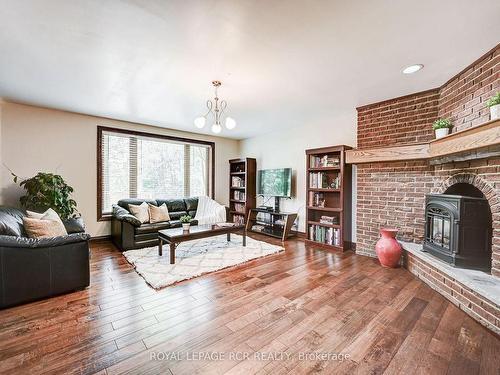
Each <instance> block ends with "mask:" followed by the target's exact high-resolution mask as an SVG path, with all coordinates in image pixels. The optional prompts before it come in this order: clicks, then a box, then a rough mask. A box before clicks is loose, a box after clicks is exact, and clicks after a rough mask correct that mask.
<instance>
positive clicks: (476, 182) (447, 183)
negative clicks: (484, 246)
mask: <svg viewBox="0 0 500 375" xmlns="http://www.w3.org/2000/svg"><path fill="white" fill-rule="evenodd" d="M457 184H470V185H472V186H474V187H475V188H476V189H477V190H479V191H480V192H481V193H482V194H483V196H484V197H485V198H486V200H487V201H488V203H489V206H490V212H491V219H492V238H491V244H492V248H491V252H492V254H491V256H492V268H491V273H492V274H494V275H496V276H500V270H499V269H498V267H496V268H495V266H494V260H495V258H499V257H500V251H499V249H498V246H495V243H497V242H499V238H498V233H499V232H500V225H499V223H500V198H499V195H498V193H497V190H496V189H495V188H494V187H493V186H492V185H491V184H490V183H488V182H487V181H485V180H484V179H483V178H481V177H480V176H478V175H476V174H473V173H457V174H455V175H453V176H451V177H449V178H447V179H446V180H444V181H442V182H441V184H439V185H438V186H437V187H436V188H434V189H432V192H433V193H437V194H444V193H446V192H447V190H448V189H449V188H450V187H452V186H454V185H457Z"/></svg>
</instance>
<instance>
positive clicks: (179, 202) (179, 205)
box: [156, 199, 186, 212]
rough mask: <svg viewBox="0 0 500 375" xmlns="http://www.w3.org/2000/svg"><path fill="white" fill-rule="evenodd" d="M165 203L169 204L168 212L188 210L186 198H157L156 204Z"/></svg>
mask: <svg viewBox="0 0 500 375" xmlns="http://www.w3.org/2000/svg"><path fill="white" fill-rule="evenodd" d="M163 203H165V204H166V205H167V208H168V212H176V211H186V204H185V203H184V199H157V200H156V204H157V205H158V206H161V205H162V204H163Z"/></svg>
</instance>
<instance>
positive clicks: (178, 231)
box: [158, 224, 247, 264]
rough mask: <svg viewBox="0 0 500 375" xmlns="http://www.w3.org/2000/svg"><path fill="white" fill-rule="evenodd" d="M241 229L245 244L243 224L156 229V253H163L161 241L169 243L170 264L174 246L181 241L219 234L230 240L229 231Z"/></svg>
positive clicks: (172, 259)
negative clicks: (187, 228) (225, 235)
mask: <svg viewBox="0 0 500 375" xmlns="http://www.w3.org/2000/svg"><path fill="white" fill-rule="evenodd" d="M239 231H243V246H246V245H247V237H246V232H245V226H244V225H237V224H235V225H233V226H230V227H225V226H218V225H217V224H207V225H194V226H192V227H191V228H190V229H189V231H184V230H183V229H182V228H171V229H163V230H160V231H158V239H159V243H158V255H160V256H162V255H163V243H164V242H165V243H166V244H168V245H170V264H174V263H175V248H176V247H177V245H178V244H180V243H181V242H186V241H191V240H197V239H200V238H206V237H213V236H219V235H221V234H227V240H228V241H231V233H236V232H239Z"/></svg>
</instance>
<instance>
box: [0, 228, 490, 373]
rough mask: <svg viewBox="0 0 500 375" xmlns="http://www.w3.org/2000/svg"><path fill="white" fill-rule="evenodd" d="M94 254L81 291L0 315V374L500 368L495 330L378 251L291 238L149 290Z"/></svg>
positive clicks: (120, 262)
mask: <svg viewBox="0 0 500 375" xmlns="http://www.w3.org/2000/svg"><path fill="white" fill-rule="evenodd" d="M252 237H257V238H258V237H259V236H257V235H256V236H253V235H252ZM260 238H262V237H260ZM266 240H269V239H268V238H267V237H266ZM92 251H93V255H92V268H91V270H92V271H91V272H92V277H91V287H90V288H88V289H87V290H85V291H80V292H75V293H71V294H67V295H64V296H60V297H56V298H51V299H47V300H43V301H39V302H34V303H31V304H27V305H23V306H18V307H14V308H10V309H6V310H2V311H0V372H1V373H2V374H24V373H34V374H40V373H50V374H71V373H77V374H79V373H81V374H91V373H100V374H122V373H130V374H160V373H161V374H169V373H171V374H196V373H199V374H269V373H272V374H273V375H277V374H288V373H289V374H307V373H316V372H321V371H322V372H324V373H326V374H333V373H335V374H343V373H346V374H347V373H349V374H352V373H359V374H381V373H384V374H413V373H415V374H447V373H448V374H477V373H481V374H498V373H499V368H500V356H499V353H500V340H499V338H498V337H497V336H495V335H494V334H492V333H490V331H488V330H487V329H485V328H484V327H482V326H481V325H479V324H478V323H476V322H475V321H474V320H472V319H471V318H470V317H468V316H467V315H466V314H465V313H463V312H462V311H460V310H459V309H458V308H457V307H455V306H454V305H452V304H451V303H449V302H448V301H447V300H446V299H444V298H443V297H442V296H440V295H439V294H438V293H436V292H435V291H433V290H432V289H430V288H429V287H427V286H426V285H425V284H423V283H422V282H420V281H419V280H418V279H416V278H415V277H413V276H412V275H411V274H410V273H409V272H407V271H406V270H404V269H385V268H382V267H380V266H379V265H378V264H377V261H376V260H375V259H371V258H367V257H362V256H356V255H354V254H352V253H351V252H347V253H344V254H338V253H330V252H327V251H324V250H319V249H315V248H314V247H312V246H305V245H304V243H303V242H301V241H298V240H295V241H288V242H287V244H286V252H285V253H282V254H280V255H273V256H270V257H267V258H264V259H258V260H255V261H251V262H249V263H246V264H245V265H243V266H240V267H237V268H233V269H231V270H229V271H220V272H218V273H215V274H209V275H205V276H203V277H200V278H196V279H193V280H190V281H186V282H183V283H180V284H178V285H176V286H174V287H169V288H166V289H163V290H162V291H159V292H157V291H154V290H153V289H151V288H150V287H148V286H147V285H146V284H145V282H144V280H143V279H142V278H141V277H140V276H138V275H137V274H136V273H135V271H134V270H133V268H132V267H131V266H130V265H129V264H128V263H127V262H126V261H125V259H124V258H123V257H122V256H121V254H120V253H119V252H118V251H117V250H115V249H114V247H113V246H112V245H111V244H110V243H108V242H102V243H96V244H93V246H92ZM165 260H166V261H168V256H166V257H165ZM217 353H220V354H217ZM255 353H256V354H255ZM304 353H306V354H307V357H305V358H304ZM314 353H320V354H321V353H322V354H323V355H324V358H320V357H316V356H315V354H314ZM336 354H337V355H338V356H337V358H336V359H337V360H334V359H335V358H334V355H336ZM188 355H189V358H188V357H187V356H188ZM204 355H211V356H212V358H214V359H217V360H210V359H208V358H196V356H199V357H203V356H204ZM237 355H238V356H237ZM273 355H274V360H271V358H270V357H271V356H273ZM340 355H344V357H343V358H340ZM264 356H267V358H264ZM347 356H348V358H347V359H346V357H347ZM180 359H182V360H180ZM340 359H343V360H340Z"/></svg>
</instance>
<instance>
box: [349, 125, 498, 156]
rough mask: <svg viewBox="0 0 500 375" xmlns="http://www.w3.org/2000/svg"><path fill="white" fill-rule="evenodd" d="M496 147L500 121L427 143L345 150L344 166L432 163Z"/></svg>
mask: <svg viewBox="0 0 500 375" xmlns="http://www.w3.org/2000/svg"><path fill="white" fill-rule="evenodd" d="M499 144H500V120H494V121H489V122H487V123H484V124H481V125H478V126H475V127H472V128H469V129H465V130H462V131H459V132H456V133H452V134H450V135H448V136H446V137H444V138H440V139H435V140H433V141H431V142H427V143H418V144H411V145H401V146H390V147H377V148H370V149H352V150H347V151H346V162H347V163H349V164H362V163H374V162H382V161H404V160H422V159H433V158H439V157H443V156H447V155H453V154H458V153H462V152H466V151H472V150H477V149H481V148H484V147H490V146H495V145H499Z"/></svg>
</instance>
